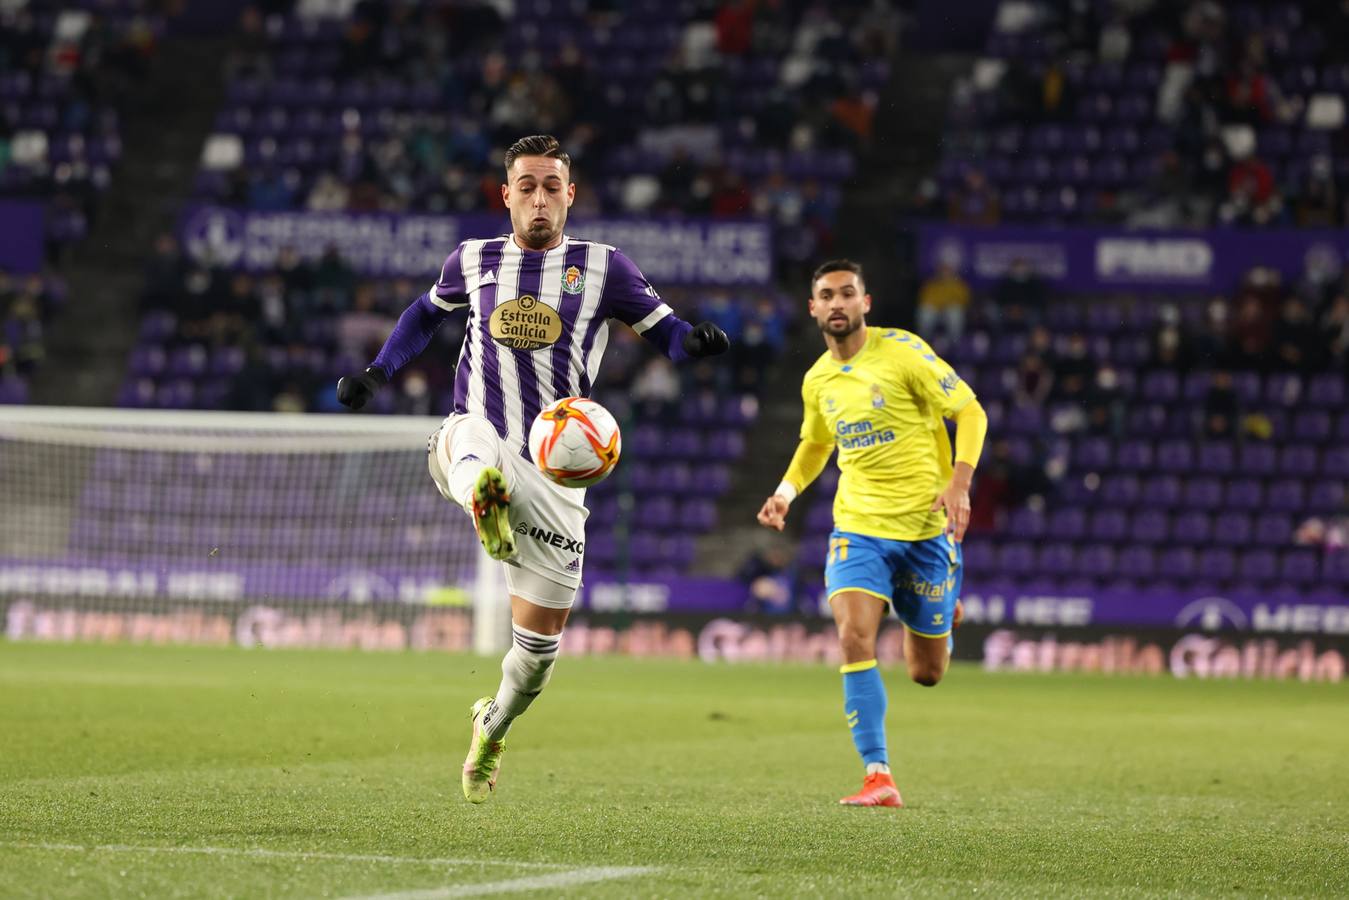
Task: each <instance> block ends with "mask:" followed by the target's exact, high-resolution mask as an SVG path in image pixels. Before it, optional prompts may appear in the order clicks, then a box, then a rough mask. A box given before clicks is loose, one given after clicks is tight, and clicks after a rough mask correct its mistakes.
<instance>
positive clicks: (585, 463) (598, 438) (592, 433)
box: [529, 397, 623, 488]
mask: <svg viewBox="0 0 1349 900" xmlns="http://www.w3.org/2000/svg"><path fill="white" fill-rule="evenodd" d="M622 449H623V439H622V436H621V435H620V434H619V433H618V423H617V422H615V421H614V417H613V415H612V414H611V413H610V412H609V410H607V409H605V408H604V407H603V406H600V405H599V404H598V403H596V402H595V401H594V400H587V399H586V398H584V397H563V398H562V399H561V400H558V401H556V402H554V403H550V404H548V405H547V406H545V407H544V408H543V409H542V410H540V411H539V414H538V415H537V416H536V417H535V418H534V424H533V425H531V426H530V428H529V452H530V455H532V456H533V457H534V464H535V465H537V466H538V467H539V471H540V472H542V473H543V474H544V476H545V477H547V478H548V479H550V480H551V481H555V482H557V483H558V484H560V485H562V486H563V487H572V488H579V487H589V486H590V485H592V484H595V483H596V482H600V481H603V480H604V479H605V477H606V476H608V474H609V473H610V472H612V471H613V470H614V466H616V465H618V454H619V453H620V452H621V451H622Z"/></svg>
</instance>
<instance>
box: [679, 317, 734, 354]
mask: <svg viewBox="0 0 1349 900" xmlns="http://www.w3.org/2000/svg"><path fill="white" fill-rule="evenodd" d="M729 349H731V339H730V338H728V337H727V336H726V332H724V331H722V330H721V329H720V328H718V327H717V326H715V325H713V324H712V323H711V322H699V323H698V324H697V325H694V326H693V330H692V331H690V332H689V333H688V334H686V335H684V352H685V353H687V354H688V355H689V356H692V357H693V358H695V359H697V358H698V357H701V356H718V355H720V354H722V353H725V352H726V351H727V350H729Z"/></svg>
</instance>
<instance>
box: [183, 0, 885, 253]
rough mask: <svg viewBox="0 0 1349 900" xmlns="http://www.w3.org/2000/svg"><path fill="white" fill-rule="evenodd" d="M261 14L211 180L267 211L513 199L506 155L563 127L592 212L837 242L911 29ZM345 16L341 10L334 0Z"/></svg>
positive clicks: (676, 6)
mask: <svg viewBox="0 0 1349 900" xmlns="http://www.w3.org/2000/svg"><path fill="white" fill-rule="evenodd" d="M344 6H349V7H350V9H349V11H348V15H347V18H345V19H344V20H340V21H339V20H338V19H335V18H315V17H311V16H306V15H302V14H301V12H303V10H301V11H300V12H297V11H296V10H295V9H294V4H293V3H289V2H284V0H272V2H268V3H263V4H257V5H254V6H250V7H249V8H248V10H247V11H246V12H245V14H244V17H243V20H242V26H243V30H244V32H245V34H246V35H247V40H248V44H247V49H246V50H243V51H241V52H239V53H238V54H236V55H235V57H234V58H233V59H232V60H231V62H230V68H229V80H230V85H231V87H230V101H229V104H228V105H227V107H226V108H225V109H224V110H222V111H221V113H220V115H219V117H218V121H217V124H216V134H215V135H214V136H213V138H212V142H211V144H210V145H208V147H207V151H206V155H205V159H206V165H205V167H204V170H203V172H202V174H201V177H200V179H199V183H198V185H197V194H198V196H199V197H200V198H202V199H211V200H215V201H218V202H225V203H230V204H235V205H242V206H248V207H252V208H255V209H269V210H276V209H310V210H350V211H369V210H391V211H420V212H432V213H436V212H470V211H481V210H493V209H497V208H499V185H500V183H501V173H500V171H499V168H500V166H499V160H500V157H501V150H502V148H503V147H505V146H507V145H509V144H510V143H511V142H512V141H513V140H515V139H516V138H518V137H519V136H520V135H521V134H526V133H538V132H549V131H552V132H556V133H557V135H558V137H559V138H560V139H561V141H562V144H563V146H564V147H566V148H567V150H568V152H569V153H570V154H571V155H572V157H573V160H574V162H575V168H576V174H577V177H578V180H579V181H580V182H581V185H582V189H581V190H580V191H579V192H578V195H577V205H576V207H575V209H574V210H573V214H574V215H576V216H585V215H593V214H599V213H604V214H633V215H642V216H653V215H655V216H659V215H663V214H670V215H699V216H704V215H710V216H731V217H737V216H751V215H753V216H760V217H764V218H767V219H770V220H771V221H773V222H774V223H775V224H776V225H777V226H779V232H780V236H781V240H779V241H778V250H779V254H780V255H781V256H782V257H783V258H784V259H787V260H807V259H810V258H813V257H814V256H815V255H817V254H818V253H819V252H821V248H822V247H825V246H827V245H828V242H829V240H830V236H831V234H832V228H833V220H834V216H835V214H836V211H837V209H838V205H839V198H840V183H841V181H842V179H843V178H845V177H846V176H848V175H849V174H850V173H851V172H852V169H853V165H854V154H855V153H856V151H857V150H858V149H859V148H860V147H862V146H864V145H865V144H866V143H867V142H868V141H869V140H870V136H871V130H872V119H873V116H874V112H875V104H876V98H877V91H878V89H879V87H880V86H881V85H883V84H884V82H885V80H886V79H887V78H888V62H887V60H888V58H889V55H890V52H891V51H892V50H893V48H894V42H895V40H896V35H897V30H896V28H895V27H894V26H895V19H894V13H893V12H891V11H889V9H888V7H887V5H886V4H857V5H850V4H845V5H842V6H838V7H833V8H828V9H825V8H824V7H821V6H819V5H818V4H813V3H806V2H799V0H779V2H773V3H756V2H749V0H728V2H705V0H682V2H674V3H669V2H657V0H648V2H641V3H633V4H626V3H602V4H576V5H568V4H556V3H549V2H547V0H521V2H519V3H517V4H516V5H515V11H514V15H513V16H511V17H509V18H506V17H503V16H502V15H501V13H500V12H499V11H498V9H497V7H496V5H494V4H467V3H466V4H432V3H424V2H417V3H389V2H384V0H361V2H357V3H355V4H336V7H344ZM334 11H342V10H339V9H335V10H334Z"/></svg>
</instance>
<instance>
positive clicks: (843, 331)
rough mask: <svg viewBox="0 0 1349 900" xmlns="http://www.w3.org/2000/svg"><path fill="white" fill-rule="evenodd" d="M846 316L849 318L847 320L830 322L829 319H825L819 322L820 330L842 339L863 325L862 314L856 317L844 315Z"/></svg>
mask: <svg viewBox="0 0 1349 900" xmlns="http://www.w3.org/2000/svg"><path fill="white" fill-rule="evenodd" d="M844 318H845V319H847V322H830V321H829V320H828V319H825V320H824V321H823V322H820V323H819V324H820V332H821V333H823V334H825V335H827V336H829V337H831V338H834V339H836V340H840V341H841V340H843V339H844V338H845V337H847V336H848V335H850V334H852V333H853V332H854V331H856V330H857V329H859V328H861V327H862V317H861V316H858V317H857V318H855V319H853V318H850V317H848V316H844Z"/></svg>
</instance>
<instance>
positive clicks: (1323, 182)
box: [1294, 155, 1343, 228]
mask: <svg viewBox="0 0 1349 900" xmlns="http://www.w3.org/2000/svg"><path fill="white" fill-rule="evenodd" d="M1295 210H1296V211H1295V213H1294V215H1295V218H1296V219H1297V224H1298V226H1299V227H1301V228H1331V227H1334V226H1336V225H1339V224H1342V221H1341V218H1340V217H1341V213H1342V212H1343V210H1342V209H1341V207H1340V201H1339V194H1338V192H1337V191H1336V188H1335V178H1334V175H1333V172H1332V170H1331V164H1330V159H1329V157H1327V156H1324V155H1320V156H1317V157H1316V158H1314V159H1313V160H1312V163H1311V168H1310V171H1309V172H1308V175H1307V181H1306V183H1305V184H1304V185H1303V186H1302V189H1301V190H1300V191H1299V192H1298V198H1297V203H1296V205H1295Z"/></svg>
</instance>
